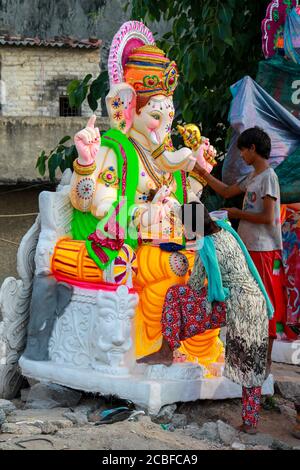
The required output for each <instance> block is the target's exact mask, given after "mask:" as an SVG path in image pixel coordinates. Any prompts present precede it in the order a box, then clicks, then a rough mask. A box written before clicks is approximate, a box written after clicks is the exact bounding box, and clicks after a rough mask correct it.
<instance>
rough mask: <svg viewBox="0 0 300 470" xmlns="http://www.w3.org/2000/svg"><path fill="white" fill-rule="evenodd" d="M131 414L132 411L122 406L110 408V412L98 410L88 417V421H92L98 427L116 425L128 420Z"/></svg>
mask: <svg viewBox="0 0 300 470" xmlns="http://www.w3.org/2000/svg"><path fill="white" fill-rule="evenodd" d="M132 412H133V410H131V409H129V408H127V407H124V406H121V407H119V408H112V409H110V410H102V411H101V410H98V411H96V412H94V413H92V414H91V415H90V416H89V421H92V422H93V423H94V424H95V426H99V425H100V424H112V423H117V422H119V421H125V419H128V418H129V417H130V416H131V414H132Z"/></svg>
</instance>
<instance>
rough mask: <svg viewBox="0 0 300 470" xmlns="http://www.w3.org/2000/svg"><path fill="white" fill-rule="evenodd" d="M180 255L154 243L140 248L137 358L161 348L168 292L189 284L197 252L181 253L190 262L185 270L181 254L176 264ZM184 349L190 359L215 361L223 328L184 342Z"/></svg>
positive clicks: (138, 255)
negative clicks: (175, 287) (162, 318)
mask: <svg viewBox="0 0 300 470" xmlns="http://www.w3.org/2000/svg"><path fill="white" fill-rule="evenodd" d="M174 255H175V256H174ZM176 255H177V254H175V253H174V254H170V253H166V252H163V251H161V250H160V248H156V247H151V246H142V247H141V248H139V250H138V253H137V259H138V275H137V277H136V280H135V286H136V288H137V289H138V290H139V291H140V302H139V305H138V309H137V313H136V355H137V357H141V356H145V355H148V354H151V353H153V352H155V351H157V350H158V349H159V348H160V345H161V341H162V335H161V323H160V320H161V315H162V308H163V304H164V300H165V295H166V292H167V290H168V289H169V288H170V287H172V286H174V285H176V284H186V283H187V280H188V278H189V275H190V272H191V269H192V267H193V264H194V256H195V255H194V253H191V252H184V255H183V253H182V254H181V256H182V259H183V258H184V257H186V259H187V261H188V269H187V270H184V269H183V268H184V266H183V264H182V263H181V262H180V256H178V258H179V259H178V261H177V263H176ZM174 258H175V259H174ZM180 271H182V272H180ZM184 271H187V272H186V273H184ZM183 273H184V274H183ZM180 274H183V275H180ZM180 351H181V352H182V353H184V354H186V355H187V357H188V359H190V360H198V361H199V362H200V363H201V364H203V365H208V364H209V363H211V362H215V361H216V360H217V359H218V357H219V356H220V355H221V354H222V352H223V345H222V343H221V341H220V339H219V330H212V331H208V332H206V333H204V334H202V335H198V336H194V337H193V338H191V339H188V340H186V341H184V342H183V343H182V347H181V349H180Z"/></svg>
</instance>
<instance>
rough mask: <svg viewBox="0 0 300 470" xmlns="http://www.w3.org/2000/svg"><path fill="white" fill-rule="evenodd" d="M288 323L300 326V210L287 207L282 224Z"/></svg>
mask: <svg viewBox="0 0 300 470" xmlns="http://www.w3.org/2000/svg"><path fill="white" fill-rule="evenodd" d="M282 237H283V264H284V270H285V277H286V289H287V303H288V305H287V324H288V325H296V326H300V211H295V210H293V209H287V215H286V220H285V222H284V224H283V226H282Z"/></svg>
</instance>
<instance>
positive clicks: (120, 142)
mask: <svg viewBox="0 0 300 470" xmlns="http://www.w3.org/2000/svg"><path fill="white" fill-rule="evenodd" d="M108 72H109V78H110V91H109V94H108V96H107V98H106V105H107V110H108V114H109V118H110V126H111V128H110V129H109V130H108V131H107V132H106V133H104V134H103V135H102V136H100V132H99V129H98V128H97V127H96V123H95V120H96V117H95V116H92V117H91V118H90V119H89V121H88V123H87V125H86V127H85V129H83V130H81V131H80V132H78V133H77V134H76V135H75V138H74V141H75V145H76V148H77V151H78V158H77V160H76V161H75V162H74V171H73V174H72V175H70V174H68V172H67V173H66V174H64V175H63V181H62V182H61V184H60V186H59V188H58V190H57V192H56V193H42V195H41V197H40V216H39V221H38V222H37V223H36V224H38V227H39V228H37V230H38V234H37V235H36V237H35V239H36V242H37V243H36V245H35V254H34V259H35V266H34V273H33V274H34V277H33V281H32V293H30V305H29V307H28V309H27V310H28V312H29V313H28V315H29V319H27V321H28V326H27V339H26V343H25V344H24V349H25V350H24V352H23V354H22V357H21V359H20V365H21V368H22V371H23V374H24V375H27V376H31V377H34V378H36V379H41V380H49V381H53V382H56V383H61V384H63V385H67V386H71V387H74V388H82V389H84V390H87V391H99V392H101V393H116V392H117V393H118V394H119V395H123V396H125V395H126V398H131V399H133V400H135V398H134V396H132V394H131V395H130V393H129V391H128V390H129V388H130V387H131V388H134V389H135V393H136V395H137V396H139V395H141V393H140V392H139V388H138V385H137V383H138V382H137V378H136V377H140V379H139V381H140V382H141V381H142V379H141V377H142V375H143V374H144V376H145V377H146V379H145V380H146V382H147V383H149V380H150V381H151V373H149V369H148V370H147V372H145V368H147V366H137V365H136V362H135V361H136V359H137V358H139V357H141V356H144V355H148V354H150V353H152V352H154V351H156V350H157V349H159V347H160V345H161V340H162V336H161V324H160V319H161V313H162V307H163V302H164V297H165V294H166V292H167V290H168V288H169V287H171V286H173V285H174V284H184V283H186V282H187V280H188V276H189V275H190V273H191V269H192V266H193V261H194V255H195V253H194V252H193V251H189V250H188V249H187V248H186V247H185V243H184V238H183V230H182V225H181V222H180V217H179V209H180V207H181V205H182V204H184V203H188V202H191V201H198V200H199V197H200V196H201V193H202V190H203V181H201V180H199V177H198V176H197V175H196V174H194V173H193V168H194V166H195V162H196V161H198V162H199V163H200V164H201V165H202V166H204V167H205V168H206V169H207V170H208V171H211V170H212V168H213V166H214V165H215V160H214V157H215V152H214V149H213V148H212V147H211V146H210V145H209V141H208V140H207V139H204V138H202V137H201V135H200V131H199V129H197V127H196V126H194V125H188V126H185V127H179V132H180V134H181V135H182V137H183V139H184V143H185V146H183V147H182V148H180V149H179V150H175V148H174V147H173V144H172V139H171V129H172V123H173V119H174V116H175V110H174V104H173V93H174V91H175V89H176V86H177V82H178V79H179V75H178V70H177V66H176V64H175V62H173V61H171V60H170V59H169V58H168V57H166V55H165V53H164V52H163V51H162V50H160V49H159V48H158V47H156V45H155V42H154V39H153V36H152V34H151V32H150V31H149V29H148V28H146V27H145V25H144V24H143V23H140V22H136V21H130V22H127V23H125V24H124V25H123V26H122V27H121V29H120V30H119V32H118V33H117V34H116V36H115V37H114V39H113V42H112V45H111V49H110V55H109V61H108ZM36 227H37V225H36ZM31 239H32V237H31ZM164 242H172V243H176V244H177V245H181V250H179V251H176V252H173V253H172V252H171V253H170V252H167V251H163V250H162V249H161V244H162V243H164ZM30 292H31V291H30ZM3 298H4V295H3V294H2V304H3V305H4V304H5V302H4V301H3ZM4 310H5V308H4ZM24 341H25V340H24ZM180 352H181V354H182V357H183V358H184V359H185V361H186V363H187V366H186V368H185V372H184V373H183V375H184V378H185V379H186V380H188V379H189V378H190V379H191V380H196V379H197V380H199V379H200V378H201V374H202V372H201V373H200V372H199V371H200V370H202V371H203V370H204V369H203V368H201V366H199V364H202V365H204V366H207V365H209V364H210V363H215V362H217V361H218V358H219V357H220V356H221V355H222V353H223V346H222V343H221V341H220V339H219V331H218V330H215V331H211V332H207V333H205V334H203V335H200V336H196V337H194V338H191V339H188V340H186V341H184V342H183V343H182V347H181V350H180ZM179 366H182V364H181V363H180V364H179V363H175V364H174V365H173V366H172V367H171V368H170V370H171V369H173V370H174V374H175V376H176V377H177V379H178V377H179V376H180V372H178V370H179V369H178V368H180V367H179ZM136 368H137V369H136ZM176 368H177V369H176ZM165 369H167V368H165ZM176 370H177V371H176ZM134 371H135V372H134ZM135 373H136V374H137V375H134V374H135ZM164 373H166V372H157V371H156V373H155V374H154V375H155V378H156V380H158V379H157V377H158V376H160V374H161V378H162V379H164V378H166V377H165V376H164ZM130 374H132V379H131V380H128V376H130ZM139 374H140V375H139ZM197 374H198V375H197ZM126 377H127V379H126ZM118 380H119V381H120V380H123V382H122V383H121V385H120V386H119V388H118V387H117V386H116V383H117V382H116V381H118ZM173 380H174V377H173ZM140 382H139V383H140ZM146 382H145V383H146ZM118 383H119V382H118ZM197 383H198V382H197ZM172 387H173V386H172ZM182 387H183V388H182V389H181V390H184V388H185V385H184V380H183V385H182ZM198 387H199V383H198ZM173 388H174V387H173ZM179 388H180V387H179ZM127 389H128V390H127ZM120 390H122V393H121V391H120ZM180 398H181V399H182V400H183V397H180V396H179V395H178V396H176V397H175V396H174V400H175V399H177V400H179V401H180ZM189 398H191V397H189ZM195 398H196V399H197V398H199V397H198V396H196V395H195ZM206 398H209V397H206ZM136 400H137V401H139V400H138V398H136ZM169 400H171V401H172V398H171V397H170V398H169Z"/></svg>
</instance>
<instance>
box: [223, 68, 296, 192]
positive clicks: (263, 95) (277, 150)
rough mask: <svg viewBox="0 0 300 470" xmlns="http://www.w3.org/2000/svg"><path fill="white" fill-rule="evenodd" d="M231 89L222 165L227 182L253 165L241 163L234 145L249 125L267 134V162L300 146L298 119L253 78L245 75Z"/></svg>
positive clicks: (280, 159)
mask: <svg viewBox="0 0 300 470" xmlns="http://www.w3.org/2000/svg"><path fill="white" fill-rule="evenodd" d="M231 93H232V95H233V100H232V103H231V109H230V113H229V121H230V124H231V126H232V128H233V130H234V134H233V138H232V140H231V143H230V147H229V149H228V154H227V156H226V158H225V161H224V166H223V181H224V182H225V183H227V184H235V183H236V182H237V181H238V180H239V179H240V178H241V177H242V176H245V175H247V174H249V173H250V172H251V171H253V168H252V167H249V166H247V165H246V164H245V163H244V161H243V160H242V158H241V156H240V152H239V150H238V148H237V146H236V142H237V139H238V136H239V135H240V134H241V133H242V132H243V131H244V130H246V129H248V128H249V127H254V126H259V127H261V128H263V129H264V130H265V131H266V132H267V133H268V134H269V135H270V137H271V140H272V151H271V158H270V164H271V166H272V167H273V168H276V167H278V165H280V164H281V163H282V162H283V161H284V160H285V159H286V157H288V156H289V155H292V154H293V153H295V152H296V151H297V150H298V149H299V148H300V120H298V119H297V118H296V117H294V116H293V115H292V114H291V113H290V112H289V111H287V110H286V109H285V108H284V107H283V106H282V105H281V104H280V103H278V102H277V101H276V100H275V99H273V98H272V97H271V96H270V95H269V94H268V93H267V92H266V91H265V90H264V89H263V88H262V87H261V86H260V85H258V83H256V82H255V81H254V80H252V78H250V77H248V76H247V77H245V78H243V79H242V80H240V81H239V82H237V83H236V84H235V85H233V86H232V87H231ZM291 170H292V168H291Z"/></svg>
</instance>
